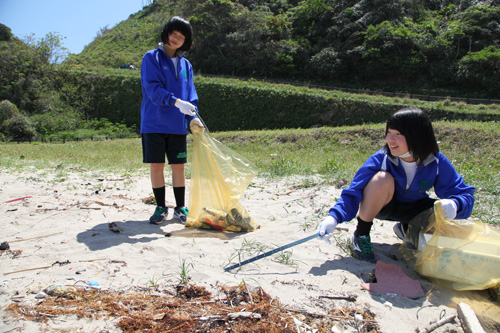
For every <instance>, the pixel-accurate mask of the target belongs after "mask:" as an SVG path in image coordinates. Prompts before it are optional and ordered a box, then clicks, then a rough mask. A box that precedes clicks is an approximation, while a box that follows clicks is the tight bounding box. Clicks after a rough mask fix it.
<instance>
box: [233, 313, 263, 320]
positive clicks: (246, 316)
mask: <svg viewBox="0 0 500 333" xmlns="http://www.w3.org/2000/svg"><path fill="white" fill-rule="evenodd" d="M227 316H228V317H229V319H231V320H236V319H239V318H242V319H260V318H261V317H262V315H261V314H260V313H255V312H251V311H241V312H233V313H228V314H227Z"/></svg>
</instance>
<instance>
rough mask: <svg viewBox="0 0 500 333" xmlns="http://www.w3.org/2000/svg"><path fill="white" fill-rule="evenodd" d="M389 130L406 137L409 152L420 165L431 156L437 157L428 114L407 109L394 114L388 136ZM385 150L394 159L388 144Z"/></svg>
mask: <svg viewBox="0 0 500 333" xmlns="http://www.w3.org/2000/svg"><path fill="white" fill-rule="evenodd" d="M389 128H390V129H393V130H396V131H398V132H399V133H401V134H403V135H404V136H405V138H406V143H407V144H408V150H409V151H410V153H412V154H413V157H414V158H415V160H416V161H417V162H418V163H422V162H423V161H424V160H425V159H426V158H427V157H428V156H429V155H431V154H432V155H435V154H436V153H437V152H438V151H439V147H438V143H437V140H436V136H435V135H434V129H433V128H432V123H431V120H430V119H429V117H428V116H427V113H425V112H424V111H422V110H420V109H418V108H415V107H410V108H405V109H401V110H399V111H397V112H396V113H394V114H393V115H392V116H391V118H390V119H389V120H388V121H387V124H386V127H385V135H386V136H387V132H388V131H389ZM384 149H385V150H386V151H387V154H389V156H391V157H392V155H391V150H390V149H389V145H388V144H386V145H385V146H384Z"/></svg>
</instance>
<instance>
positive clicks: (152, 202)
mask: <svg viewBox="0 0 500 333" xmlns="http://www.w3.org/2000/svg"><path fill="white" fill-rule="evenodd" d="M142 202H143V203H145V204H146V205H156V201H155V197H154V196H153V195H152V196H149V197H147V198H142Z"/></svg>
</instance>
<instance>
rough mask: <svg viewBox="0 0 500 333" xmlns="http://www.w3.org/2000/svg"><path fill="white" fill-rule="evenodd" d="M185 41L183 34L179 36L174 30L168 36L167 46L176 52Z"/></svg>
mask: <svg viewBox="0 0 500 333" xmlns="http://www.w3.org/2000/svg"><path fill="white" fill-rule="evenodd" d="M185 39H186V37H185V36H184V35H183V34H181V33H180V32H179V31H177V30H174V31H172V33H170V34H169V35H168V44H169V45H170V47H171V48H173V49H175V50H177V49H178V48H180V47H181V46H182V45H183V44H184V40H185Z"/></svg>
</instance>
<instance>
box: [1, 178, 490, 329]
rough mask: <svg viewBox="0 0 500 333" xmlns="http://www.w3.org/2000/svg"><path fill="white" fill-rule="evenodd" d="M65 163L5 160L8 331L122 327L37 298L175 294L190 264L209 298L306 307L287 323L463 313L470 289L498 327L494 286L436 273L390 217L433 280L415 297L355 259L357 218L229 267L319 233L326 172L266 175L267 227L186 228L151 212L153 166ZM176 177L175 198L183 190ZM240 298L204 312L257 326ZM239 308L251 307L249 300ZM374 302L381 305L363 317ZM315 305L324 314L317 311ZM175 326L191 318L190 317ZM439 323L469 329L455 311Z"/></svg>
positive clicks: (392, 258) (387, 243)
mask: <svg viewBox="0 0 500 333" xmlns="http://www.w3.org/2000/svg"><path fill="white" fill-rule="evenodd" d="M60 171H61V170H53V169H51V170H33V171H31V172H29V171H26V169H25V170H23V171H19V170H16V169H2V170H1V171H0V179H1V180H0V187H1V192H0V209H1V216H2V218H1V222H0V234H1V237H0V242H7V243H8V245H9V249H8V250H4V251H2V252H1V255H0V274H1V283H0V315H1V320H0V331H2V332H42V331H43V332H120V331H122V329H121V328H120V327H119V326H117V324H118V323H119V322H120V320H123V319H124V316H121V315H116V316H115V315H113V316H105V315H103V316H100V317H99V316H94V317H88V316H78V315H77V314H71V313H62V312H61V313H56V312H53V313H56V314H46V315H44V314H41V311H38V312H36V311H37V310H36V309H37V307H41V306H42V305H44V303H45V304H48V303H47V302H49V301H53V300H54V298H55V297H63V296H61V295H57V294H53V295H50V293H48V291H51V290H54V287H56V286H60V287H64V288H69V287H70V286H73V287H74V288H75V289H77V290H79V291H80V292H81V293H83V294H84V293H85V292H88V293H90V292H91V291H93V290H99V291H100V292H104V291H110V292H111V291H112V292H118V293H120V294H121V295H127V294H131V293H135V294H137V293H138V294H140V293H141V292H142V293H143V294H145V295H151V294H154V295H155V297H157V298H161V297H162V296H169V297H170V296H175V294H176V286H178V285H179V283H180V281H182V279H185V278H187V279H189V283H190V284H192V285H194V286H198V287H200V288H205V289H206V290H207V291H208V292H209V293H210V295H211V296H210V297H205V298H203V300H204V301H206V302H209V301H210V302H212V304H214V302H215V303H216V301H217V299H218V300H219V301H220V299H221V296H220V288H221V287H238V286H245V290H256V289H255V288H261V290H262V291H264V292H265V293H267V294H268V295H269V297H270V300H268V302H269V304H270V307H272V306H273V304H280V311H282V312H281V313H282V314H283V313H285V312H286V316H290V318H292V317H293V318H295V319H296V321H294V326H288V327H285V326H286V325H285V326H283V328H282V329H278V328H277V329H276V330H277V331H290V332H317V331H319V332H366V331H369V330H371V331H373V332H415V331H416V330H417V329H420V330H423V329H425V328H426V327H429V326H430V325H431V322H435V321H437V320H439V319H442V318H444V317H447V316H452V315H456V314H457V304H459V303H460V302H463V303H466V304H468V305H470V306H471V308H472V309H473V311H474V312H475V314H476V315H477V317H478V319H479V322H480V323H481V325H482V327H483V329H484V330H485V331H486V332H497V331H498V329H499V327H500V325H499V324H498V318H500V304H499V303H497V302H494V301H492V300H490V298H489V294H488V292H487V291H469V292H457V291H453V290H449V289H446V288H442V287H439V286H435V285H433V284H432V283H431V282H430V281H429V280H427V279H425V278H423V277H421V276H419V275H418V274H417V273H416V272H415V271H414V270H412V269H411V268H409V267H408V266H407V265H406V263H405V262H404V261H403V260H402V258H401V255H400V254H399V253H398V247H399V245H400V244H401V241H400V240H399V239H398V238H397V237H396V236H395V235H394V233H393V230H392V227H393V224H392V222H389V221H375V225H374V228H373V231H372V242H373V243H374V253H375V255H376V257H377V259H378V260H379V261H381V262H382V263H386V264H391V265H395V266H397V267H398V268H400V269H401V271H402V272H403V273H404V274H405V275H406V276H407V277H408V278H409V279H411V280H415V281H416V282H417V285H420V287H421V288H422V291H423V293H422V294H421V295H419V296H417V297H406V296H402V295H399V294H397V293H384V292H372V291H368V290H367V289H366V288H364V287H363V284H364V283H374V282H373V275H374V270H375V268H376V264H370V263H366V262H362V261H359V260H356V259H354V258H352V257H350V255H349V254H348V253H346V252H345V250H343V246H342V245H343V243H345V242H346V241H347V240H348V239H349V237H350V236H351V235H352V232H353V231H354V228H355V225H354V223H344V224H341V225H339V227H338V228H337V230H336V233H335V238H336V240H338V242H337V241H336V240H335V239H333V240H332V244H327V243H326V242H323V241H320V240H317V239H312V240H309V241H307V242H304V243H302V244H300V245H297V246H294V247H291V248H289V249H288V250H286V251H285V252H284V253H281V255H279V254H278V255H271V256H267V257H264V258H262V259H260V260H256V261H254V262H252V263H250V264H247V265H245V266H243V267H241V269H235V270H232V271H230V272H226V271H225V270H224V268H225V267H227V266H228V264H230V263H232V264H234V263H237V262H238V259H237V258H238V254H239V255H240V256H241V255H243V256H244V258H242V259H248V258H251V257H253V256H255V255H257V254H259V253H262V252H263V251H264V252H265V251H269V250H272V249H274V248H276V247H280V246H283V245H285V244H289V243H291V242H294V241H297V240H299V239H302V238H304V237H307V236H309V235H311V234H313V233H314V231H315V226H316V225H317V224H318V223H319V222H320V221H321V220H322V218H323V217H324V216H325V215H326V214H327V212H328V209H329V208H330V206H331V205H332V204H333V203H334V202H335V200H336V199H337V198H338V197H339V196H340V192H341V190H340V189H337V188H335V186H333V185H326V184H320V183H319V182H316V181H315V179H314V178H311V177H309V178H307V179H301V178H287V179H280V180H269V179H265V178H260V177H257V178H255V179H254V180H253V182H252V183H251V185H250V186H249V187H248V188H247V190H246V191H245V193H244V195H243V197H242V199H241V201H240V202H241V204H242V205H243V206H244V207H245V208H246V209H247V211H248V213H249V214H250V215H251V216H252V217H253V218H254V219H255V221H256V222H257V223H258V225H259V226H260V228H259V229H257V230H255V231H252V232H245V233H230V232H221V231H209V230H201V229H195V228H186V227H185V226H184V225H183V224H181V223H179V221H177V220H174V219H173V217H172V210H170V212H169V215H168V219H167V220H166V221H165V222H164V223H163V224H161V225H152V224H150V223H148V218H149V216H150V215H151V214H152V212H153V211H154V206H153V205H151V203H150V200H148V197H150V196H151V195H152V191H151V186H150V182H149V177H148V175H147V174H144V175H141V176H129V175H128V176H123V175H120V174H97V173H95V172H91V171H87V170H76V169H75V170H64V171H65V172H64V173H62V175H63V176H61V173H60ZM168 189H169V187H167V201H168V202H169V203H170V204H173V195H172V193H171V191H169V190H168ZM187 190H188V191H189V180H188V186H187ZM186 197H187V198H188V195H187V196H186ZM256 248H257V249H260V250H256ZM252 251H255V252H252ZM259 251H260V252H259ZM235 258H236V259H235ZM381 282H383V281H378V280H377V283H381ZM365 286H366V285H365ZM51 288H52V289H51ZM69 290H71V289H69ZM177 291H178V290H177ZM249 294H250V292H249ZM250 295H251V294H250ZM63 298H64V297H63ZM190 301H191V302H196V301H197V300H196V299H194V300H193V299H192V300H190ZM199 302H201V301H199ZM274 302H276V303H274ZM253 303H256V301H255V300H254V301H253ZM56 304H57V303H56ZM122 304H123V303H122ZM55 306H57V305H55ZM117 306H118V307H119V306H120V302H117ZM233 306H234V304H233ZM124 307H127V306H124ZM221 308H222V307H221ZM228 309H231V304H228V303H227V302H226V303H225V306H224V309H222V310H221V309H219V310H217V309H216V308H211V311H214V312H217V311H218V312H219V313H200V316H201V317H203V318H205V317H207V316H216V315H217V316H219V317H218V319H217V320H219V321H223V322H224V323H225V325H226V327H231V322H233V321H234V322H236V321H239V322H240V323H245V324H244V325H246V329H247V331H248V332H251V331H253V329H252V327H253V326H252V325H256V323H258V322H259V320H260V321H262V320H264V319H263V318H264V317H265V314H260V315H262V316H263V317H262V318H257V317H252V318H251V319H242V318H239V319H231V318H227V317H226V316H227V315H228V311H229V310H228ZM235 309H236V308H235ZM241 309H244V307H238V308H237V310H238V311H241ZM247 309H248V307H247ZM347 309H350V310H352V311H347ZM28 310H29V311H31V312H29V311H28ZM334 310H337V311H340V310H342V311H344V312H343V313H344V315H343V316H337V317H336V316H334V315H332V313H333V312H334ZM117 311H118V310H117ZM169 311H171V310H169ZM337 313H338V312H337ZM356 314H359V315H360V316H356ZM367 314H370V316H371V317H370V318H372V319H369V320H368V319H366V318H367V317H363V318H361V316H363V315H367ZM145 315H148V314H147V313H146V314H145ZM151 315H153V314H151ZM155 315H157V314H155ZM313 315H316V317H315V318H317V322H316V326H314V325H311V322H310V321H309V319H310V318H311V317H314V316H313ZM283 316H284V315H283ZM214 318H215V317H212V319H213V320H215V319H214ZM198 319H199V318H198ZM198 319H197V320H198ZM327 319H328V321H326V320H327ZM199 320H201V319H199ZM204 320H208V321H209V320H211V319H210V318H208V319H204ZM245 320H247V321H246V322H245ZM320 323H323V324H322V325H320ZM287 325H288V324H287ZM277 327H278V326H277ZM176 331H184V330H183V328H182V326H179V328H178V329H177V330H176ZM207 331H210V330H207ZM212 331H215V329H213V330H212ZM233 331H237V330H233ZM433 332H464V329H463V328H462V325H461V323H460V320H459V318H458V317H455V319H454V320H452V321H450V322H448V323H446V324H444V325H442V326H440V327H438V328H437V329H435V330H434V331H433Z"/></svg>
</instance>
